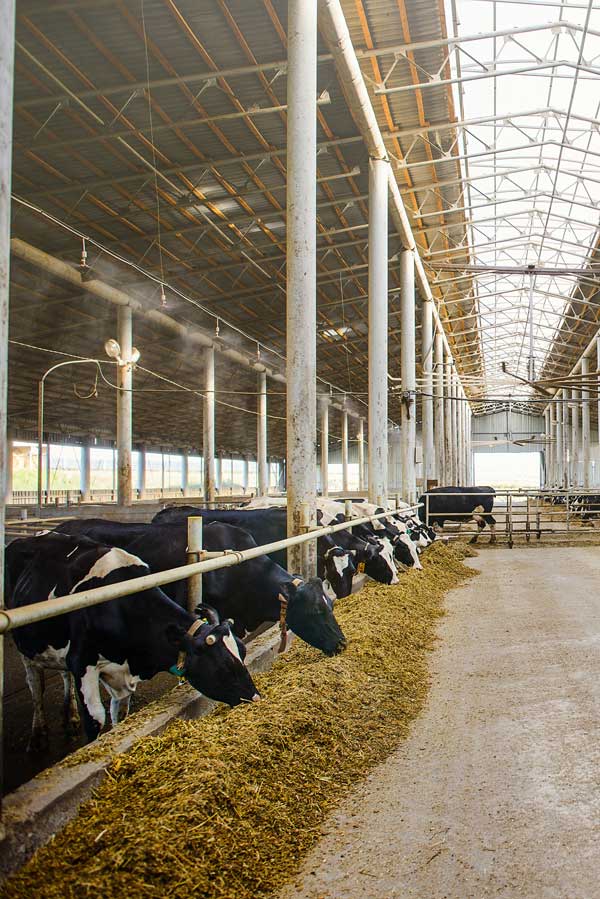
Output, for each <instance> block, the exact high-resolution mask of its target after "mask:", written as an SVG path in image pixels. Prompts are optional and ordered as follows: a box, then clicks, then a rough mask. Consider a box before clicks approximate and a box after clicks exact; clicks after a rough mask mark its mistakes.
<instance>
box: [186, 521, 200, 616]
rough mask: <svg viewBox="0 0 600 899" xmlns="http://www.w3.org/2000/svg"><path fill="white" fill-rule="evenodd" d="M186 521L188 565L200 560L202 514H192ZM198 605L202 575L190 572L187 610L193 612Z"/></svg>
mask: <svg viewBox="0 0 600 899" xmlns="http://www.w3.org/2000/svg"><path fill="white" fill-rule="evenodd" d="M187 523H188V541H187V545H188V551H187V562H188V565H192V564H193V563H194V562H200V561H202V516H201V515H197V516H196V515H192V516H190V518H188V520H187ZM200 605H202V575H201V574H192V575H191V576H190V577H189V578H188V595H187V608H188V612H190V613H192V614H193V613H194V611H195V609H196V607H197V606H200Z"/></svg>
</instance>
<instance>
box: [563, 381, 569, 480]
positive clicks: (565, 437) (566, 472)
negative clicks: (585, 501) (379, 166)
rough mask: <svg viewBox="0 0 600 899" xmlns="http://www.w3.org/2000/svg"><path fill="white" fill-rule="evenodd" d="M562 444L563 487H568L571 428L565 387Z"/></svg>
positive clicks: (567, 394) (567, 393) (567, 395)
mask: <svg viewBox="0 0 600 899" xmlns="http://www.w3.org/2000/svg"><path fill="white" fill-rule="evenodd" d="M561 415H562V423H563V427H562V436H563V439H562V443H563V487H565V488H566V487H568V486H569V482H570V466H569V435H570V433H571V428H570V426H569V391H568V389H567V388H566V387H563V389H562V403H561Z"/></svg>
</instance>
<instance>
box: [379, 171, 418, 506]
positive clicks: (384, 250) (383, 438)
mask: <svg viewBox="0 0 600 899" xmlns="http://www.w3.org/2000/svg"><path fill="white" fill-rule="evenodd" d="M388 168H389V163H388V162H387V160H385V159H374V158H371V159H370V160H369V447H368V457H369V501H370V502H372V503H380V502H385V501H386V499H387V481H388V472H387V464H388V447H387V439H388V438H387V434H388V427H387V421H388V384H387V376H388V176H389V172H388ZM413 333H414V331H413ZM403 389H404V388H403Z"/></svg>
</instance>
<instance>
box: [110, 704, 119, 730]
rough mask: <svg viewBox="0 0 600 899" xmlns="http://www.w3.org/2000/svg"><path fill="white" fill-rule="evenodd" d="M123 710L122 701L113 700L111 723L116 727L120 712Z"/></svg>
mask: <svg viewBox="0 0 600 899" xmlns="http://www.w3.org/2000/svg"><path fill="white" fill-rule="evenodd" d="M120 710H121V700H120V699H111V701H110V723H111V724H112V726H113V727H116V726H117V724H118V723H119V712H120Z"/></svg>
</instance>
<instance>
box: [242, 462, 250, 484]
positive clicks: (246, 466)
mask: <svg viewBox="0 0 600 899" xmlns="http://www.w3.org/2000/svg"><path fill="white" fill-rule="evenodd" d="M249 483H250V462H249V460H248V456H244V458H243V459H242V489H243V491H244V493H248V485H249Z"/></svg>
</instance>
